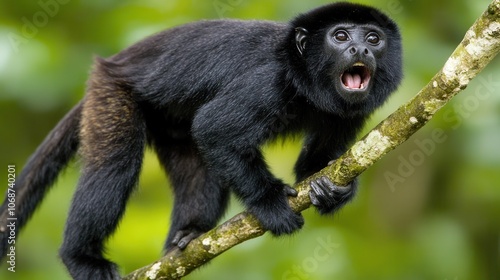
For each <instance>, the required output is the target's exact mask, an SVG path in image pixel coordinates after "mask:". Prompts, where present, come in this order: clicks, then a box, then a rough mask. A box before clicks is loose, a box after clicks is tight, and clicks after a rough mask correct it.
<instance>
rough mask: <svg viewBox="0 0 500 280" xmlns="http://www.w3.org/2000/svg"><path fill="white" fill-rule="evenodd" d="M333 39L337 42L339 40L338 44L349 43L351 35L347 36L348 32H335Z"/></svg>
mask: <svg viewBox="0 0 500 280" xmlns="http://www.w3.org/2000/svg"><path fill="white" fill-rule="evenodd" d="M333 38H335V40H337V41H338V42H345V41H349V34H347V31H344V30H339V31H337V32H335V34H334V35H333Z"/></svg>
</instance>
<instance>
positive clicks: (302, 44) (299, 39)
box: [295, 27, 309, 55]
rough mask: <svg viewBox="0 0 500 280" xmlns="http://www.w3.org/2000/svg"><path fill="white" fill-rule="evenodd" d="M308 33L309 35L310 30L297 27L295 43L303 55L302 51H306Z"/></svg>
mask: <svg viewBox="0 0 500 280" xmlns="http://www.w3.org/2000/svg"><path fill="white" fill-rule="evenodd" d="M307 35H309V31H307V30H306V29H305V28H303V27H297V28H295V45H296V46H297V50H298V51H299V53H300V55H302V53H304V50H305V49H306V42H307V41H306V39H307Z"/></svg>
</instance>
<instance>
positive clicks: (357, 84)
mask: <svg viewBox="0 0 500 280" xmlns="http://www.w3.org/2000/svg"><path fill="white" fill-rule="evenodd" d="M401 77H402V70H401V42H400V34H399V31H398V27H397V26H396V24H395V23H394V22H393V21H392V20H391V19H389V18H388V17H387V16H386V15H384V14H382V13H381V12H380V11H378V10H376V9H373V8H370V7H367V6H362V5H358V4H349V3H335V4H330V5H326V6H323V7H320V8H317V9H314V10H312V11H310V12H307V13H305V14H302V15H299V16H298V17H296V18H295V19H294V20H292V21H291V22H289V23H276V22H268V21H237V20H214V21H200V22H195V23H190V24H186V25H183V26H179V27H175V28H172V29H169V30H166V31H163V32H160V33H158V34H156V35H153V36H151V37H149V38H146V39H144V40H142V41H140V42H138V43H136V44H135V45H133V46H131V47H129V48H127V49H125V50H124V51H122V52H120V53H118V54H116V55H114V56H112V57H110V58H107V59H102V58H98V59H96V62H95V65H94V68H93V71H92V73H91V76H90V79H89V82H88V87H87V92H86V95H85V97H84V99H83V100H82V101H81V102H80V103H78V104H77V105H76V106H75V107H74V108H73V109H72V110H71V111H70V112H69V113H68V114H67V115H66V116H65V117H64V118H63V119H62V120H61V121H60V122H59V124H58V125H57V126H56V127H55V128H54V130H52V132H50V134H49V135H48V136H47V138H46V139H45V140H44V142H43V143H42V144H41V145H40V147H39V148H38V149H37V150H36V152H35V153H34V154H33V155H32V156H31V158H30V159H29V160H28V162H27V164H26V166H25V168H24V170H22V172H21V173H20V175H19V177H18V180H17V185H16V186H15V188H14V190H15V191H16V195H17V196H16V199H17V201H16V202H17V204H16V209H15V211H16V215H17V225H18V228H20V227H21V226H23V225H24V224H25V223H26V222H27V220H28V218H29V217H30V216H31V215H32V213H33V212H34V211H35V209H36V207H37V206H38V205H39V203H40V202H41V200H42V199H43V196H44V195H45V193H46V192H47V190H48V189H49V187H50V186H51V185H52V184H53V183H54V181H55V179H56V177H57V175H58V173H59V172H60V171H61V170H62V169H63V168H64V167H65V165H66V164H67V163H68V161H69V160H70V159H71V158H72V157H73V156H74V154H75V153H77V152H79V154H80V155H81V158H82V162H83V168H82V173H81V178H80V180H79V182H78V187H77V189H76V192H75V194H74V198H73V202H72V204H71V209H70V212H69V217H68V220H67V224H66V229H65V234H64V241H63V244H62V247H61V250H60V255H61V258H62V260H63V262H64V264H65V265H66V267H67V268H68V270H69V272H70V274H71V276H72V277H73V278H75V279H118V278H119V274H118V272H117V268H116V266H115V264H113V263H112V262H110V261H109V260H107V259H105V258H104V257H103V248H104V242H105V241H106V239H107V238H108V237H109V236H110V235H111V234H112V233H113V232H114V230H115V228H116V227H117V224H118V222H119V220H120V218H121V216H122V215H123V213H124V209H125V204H126V202H127V200H128V198H129V197H130V194H131V193H132V191H133V189H134V187H135V185H136V184H137V180H138V177H139V172H140V170H141V164H142V159H143V155H144V149H145V146H146V145H150V146H151V147H153V148H154V150H155V151H156V153H157V155H158V158H159V160H160V162H161V165H162V166H163V168H164V169H165V170H166V172H168V173H169V176H170V179H171V181H172V185H173V190H174V196H175V202H174V209H173V213H172V223H171V227H170V232H169V235H168V238H167V241H166V244H165V249H166V250H167V251H168V250H171V249H173V248H175V247H178V248H181V249H183V248H185V247H186V245H187V244H188V243H189V242H190V241H191V240H192V239H193V238H195V237H197V236H199V235H200V234H202V233H204V232H206V231H207V230H209V229H211V228H212V227H214V226H215V225H216V222H217V220H218V219H219V218H220V217H221V215H222V214H223V212H224V210H225V209H226V206H227V202H228V197H229V191H230V190H232V191H233V192H234V193H235V194H236V196H237V197H238V198H239V199H240V200H241V201H242V202H243V204H244V205H245V206H246V207H247V209H248V210H249V211H250V212H251V213H253V214H254V215H255V216H256V217H257V218H258V220H259V221H260V222H261V224H262V225H263V227H264V228H266V229H267V230H269V231H270V232H271V233H272V234H273V235H282V234H289V233H292V232H294V231H296V230H298V229H300V228H301V227H302V225H303V223H304V220H303V218H302V216H301V215H300V214H298V213H294V212H293V211H292V210H291V208H290V206H289V205H288V203H287V196H290V195H291V196H294V195H296V191H295V190H294V189H292V188H290V187H289V186H287V185H286V184H284V183H283V182H282V181H281V180H280V179H278V178H276V177H275V176H274V175H273V174H271V172H270V171H269V170H268V167H267V165H266V163H265V161H264V159H263V157H262V154H261V152H260V149H259V148H260V146H261V145H262V144H263V143H264V142H266V141H268V140H270V139H273V138H275V137H276V136H277V135H280V134H281V135H282V134H285V135H289V134H294V133H305V134H306V139H305V144H304V147H303V149H302V152H301V153H300V155H299V158H298V161H297V163H296V165H295V173H296V177H297V180H302V179H304V178H306V177H308V176H309V175H311V174H313V173H315V172H317V171H318V170H320V169H321V168H323V167H324V166H326V165H327V164H328V162H329V161H331V160H332V159H335V158H337V157H338V156H339V155H340V154H341V153H343V152H344V151H345V150H346V148H347V145H348V144H349V143H350V142H351V141H352V140H353V139H354V137H355V135H356V133H357V132H358V131H359V129H360V128H361V126H362V125H363V123H364V121H365V119H366V118H367V117H368V116H369V115H370V113H372V111H374V110H375V109H376V108H377V107H379V106H380V105H382V103H384V101H385V100H386V99H387V97H388V96H389V94H390V93H391V92H393V91H394V90H395V89H396V87H397V86H398V85H399V83H400V80H401ZM287 114H289V115H293V116H294V118H290V119H287V121H286V122H283V121H282V119H283V118H284V116H285V115H287ZM355 189H356V184H355V182H353V183H351V184H349V185H348V186H344V187H338V186H335V185H334V184H333V183H332V182H330V181H329V180H328V179H327V178H321V179H319V180H317V181H315V182H313V183H312V191H311V192H310V197H311V200H312V202H313V204H314V205H315V207H316V208H317V209H318V210H319V212H320V213H322V214H328V213H332V212H334V211H335V210H336V209H338V208H339V207H341V206H342V205H343V204H345V203H346V202H347V201H348V200H349V199H350V198H351V197H352V196H353V194H354V192H355ZM8 211H9V209H8V200H6V201H5V202H4V204H3V205H2V206H1V208H0V221H1V223H0V242H1V243H0V248H1V255H2V256H5V254H6V248H7V246H8V235H9V232H8V229H7V227H6V225H7V224H6V222H7V217H8Z"/></svg>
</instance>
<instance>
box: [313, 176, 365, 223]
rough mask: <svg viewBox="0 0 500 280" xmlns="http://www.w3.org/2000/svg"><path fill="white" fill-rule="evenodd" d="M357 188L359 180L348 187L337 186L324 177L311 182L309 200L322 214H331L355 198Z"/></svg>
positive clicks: (355, 180)
mask: <svg viewBox="0 0 500 280" xmlns="http://www.w3.org/2000/svg"><path fill="white" fill-rule="evenodd" d="M357 186H358V180H357V179H354V180H353V181H352V182H351V183H349V184H348V185H347V186H337V185H335V184H334V183H333V182H332V181H330V179H328V178H327V177H325V176H322V177H321V178H319V179H316V180H314V181H312V182H311V191H310V192H309V198H311V203H312V204H313V205H314V206H315V207H316V209H318V211H319V212H320V213H321V214H331V213H334V212H335V211H336V210H337V209H340V208H341V207H342V206H344V204H346V203H347V202H349V200H351V199H352V198H353V197H354V195H355V193H356V189H357Z"/></svg>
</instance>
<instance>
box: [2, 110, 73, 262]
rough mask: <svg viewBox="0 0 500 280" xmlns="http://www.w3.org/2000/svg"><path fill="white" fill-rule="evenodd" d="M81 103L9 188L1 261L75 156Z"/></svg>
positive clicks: (49, 137)
mask: <svg viewBox="0 0 500 280" xmlns="http://www.w3.org/2000/svg"><path fill="white" fill-rule="evenodd" d="M81 112H82V102H80V103H79V104H77V105H76V106H75V107H73V109H72V110H71V111H70V112H69V113H68V114H66V116H64V118H63V119H62V120H61V121H60V122H59V123H58V124H57V126H56V127H55V128H54V129H53V130H52V131H51V132H50V133H49V135H47V137H46V138H45V140H44V141H43V142H42V144H41V145H40V146H39V147H38V148H37V150H36V151H35V153H34V154H33V155H32V156H31V157H30V158H29V160H28V162H27V163H26V166H25V167H24V169H23V170H22V171H21V173H20V174H19V176H17V178H16V181H15V186H13V188H10V187H9V188H8V189H7V192H6V197H5V200H4V202H3V204H2V205H1V206H0V260H1V259H2V258H4V257H6V255H7V254H8V253H12V252H10V251H7V248H10V247H11V246H15V242H16V240H15V238H16V237H17V236H19V235H18V234H17V233H18V232H19V230H20V229H21V228H22V227H23V226H24V225H25V223H26V222H27V221H28V219H29V218H30V217H31V215H32V214H33V212H35V210H36V208H37V206H38V205H39V204H40V202H41V201H42V199H43V197H44V196H45V194H46V193H47V191H48V190H49V189H50V187H51V186H52V185H53V183H54V182H55V180H56V179H57V175H58V174H59V172H60V171H61V170H62V169H63V168H64V167H65V166H66V165H67V164H68V162H69V161H70V160H71V158H72V157H73V156H74V155H75V153H76V151H77V149H78V144H79V136H78V135H79V126H80V118H81Z"/></svg>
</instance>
